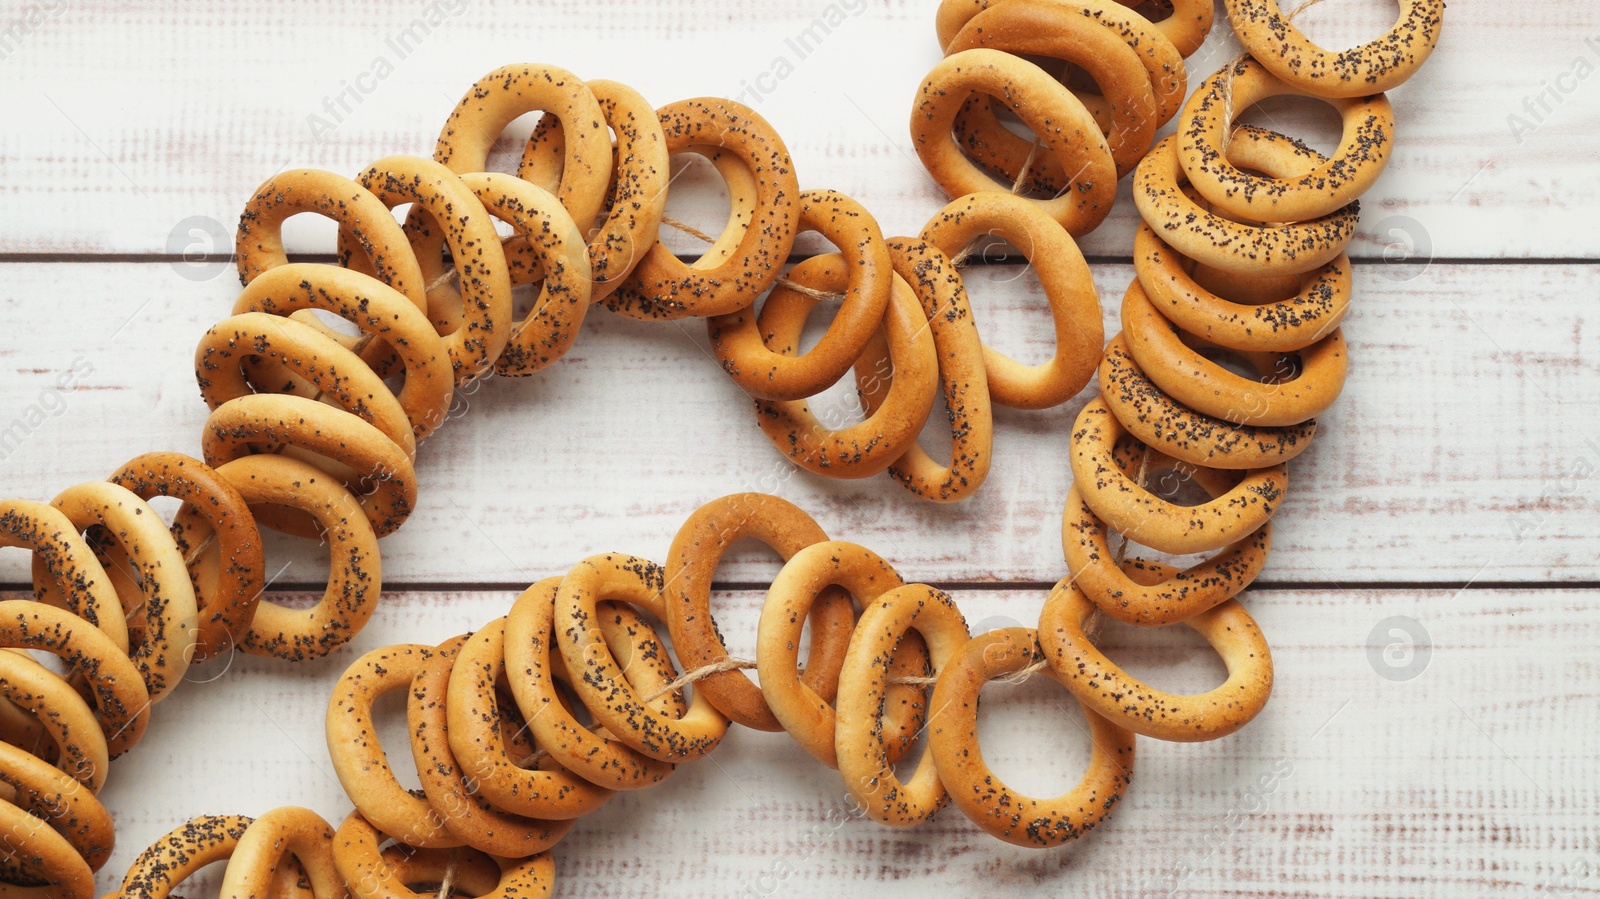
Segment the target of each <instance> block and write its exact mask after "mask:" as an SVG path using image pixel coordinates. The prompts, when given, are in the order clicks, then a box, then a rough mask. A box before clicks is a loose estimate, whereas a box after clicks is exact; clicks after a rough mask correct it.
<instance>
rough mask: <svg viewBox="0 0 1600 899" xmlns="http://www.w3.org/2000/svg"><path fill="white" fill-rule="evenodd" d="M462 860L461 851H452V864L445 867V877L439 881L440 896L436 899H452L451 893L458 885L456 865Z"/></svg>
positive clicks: (458, 849) (457, 849)
mask: <svg viewBox="0 0 1600 899" xmlns="http://www.w3.org/2000/svg"><path fill="white" fill-rule="evenodd" d="M460 858H461V849H460V848H459V847H458V848H456V849H452V850H450V862H449V864H446V865H445V866H444V877H443V878H442V879H440V881H439V895H438V896H437V897H436V899H450V891H451V890H452V889H453V888H454V887H455V883H456V863H457V862H458V861H459V860H460Z"/></svg>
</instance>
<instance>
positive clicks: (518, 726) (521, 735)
mask: <svg viewBox="0 0 1600 899" xmlns="http://www.w3.org/2000/svg"><path fill="white" fill-rule="evenodd" d="M494 702H495V711H496V712H498V713H499V721H500V746H501V748H502V749H504V750H505V754H506V758H508V759H510V760H511V763H512V764H514V765H516V766H518V767H519V768H537V767H538V761H539V760H540V754H539V753H537V747H535V746H534V741H533V732H532V731H531V730H529V728H528V721H527V719H526V718H524V717H522V710H521V709H520V708H518V706H517V698H516V697H515V696H513V695H511V687H510V685H509V684H507V683H506V677H505V672H501V674H500V677H498V678H497V679H496V680H495V688H494Z"/></svg>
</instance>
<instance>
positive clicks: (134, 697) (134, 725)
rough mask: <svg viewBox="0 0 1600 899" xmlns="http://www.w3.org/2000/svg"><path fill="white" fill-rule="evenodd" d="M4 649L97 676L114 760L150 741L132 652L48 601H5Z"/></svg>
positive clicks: (1, 617) (92, 691)
mask: <svg viewBox="0 0 1600 899" xmlns="http://www.w3.org/2000/svg"><path fill="white" fill-rule="evenodd" d="M69 527H70V526H69ZM0 649H36V650H41V651H44V652H48V653H50V654H51V655H54V656H57V657H59V658H60V659H61V660H62V661H63V662H65V663H66V665H67V668H68V670H77V671H86V672H94V675H93V676H92V677H87V678H85V679H84V687H85V690H86V694H87V698H88V699H90V700H91V703H92V705H93V706H94V717H95V720H96V721H97V722H99V725H100V732H101V733H103V734H104V735H105V741H106V751H107V753H108V754H109V755H110V757H111V758H113V759H114V758H116V757H117V756H119V755H121V754H122V753H124V752H126V751H128V750H129V749H130V748H132V747H133V746H134V745H135V744H137V743H138V742H139V738H140V737H143V736H144V729H145V726H146V725H147V724H149V722H150V691H149V690H148V689H146V688H145V685H144V679H143V678H142V677H140V676H139V669H138V668H137V667H135V666H134V664H133V662H132V661H131V660H130V659H129V658H128V656H127V651H126V650H125V649H122V648H121V647H119V646H117V645H116V644H115V643H114V642H113V641H112V639H111V638H110V637H108V636H106V635H105V634H103V633H101V632H100V631H99V630H98V629H96V628H95V627H94V626H93V625H92V624H91V623H90V622H88V621H85V620H84V619H82V618H80V617H78V616H77V615H75V614H73V613H71V612H65V611H62V610H61V609H58V608H55V607H54V606H48V605H45V604H44V603H42V602H34V601H33V600H26V599H12V600H5V601H3V602H0ZM53 676H55V677H56V678H57V679H58V680H59V679H61V678H60V677H59V675H53ZM44 713H45V714H48V711H47V710H45V711H44ZM6 805H8V803H0V807H4V806H6Z"/></svg>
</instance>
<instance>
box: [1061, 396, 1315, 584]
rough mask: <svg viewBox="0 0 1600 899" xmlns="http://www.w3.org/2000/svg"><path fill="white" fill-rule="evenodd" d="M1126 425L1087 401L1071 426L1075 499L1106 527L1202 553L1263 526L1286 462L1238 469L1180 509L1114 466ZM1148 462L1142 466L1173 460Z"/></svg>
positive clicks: (1160, 548) (1165, 548)
mask: <svg viewBox="0 0 1600 899" xmlns="http://www.w3.org/2000/svg"><path fill="white" fill-rule="evenodd" d="M1126 434H1127V430H1126V429H1124V428H1123V426H1122V423H1121V422H1119V421H1117V419H1116V416H1114V415H1112V414H1111V410H1110V409H1109V408H1107V406H1106V404H1105V401H1104V400H1102V399H1099V398H1096V399H1093V400H1090V401H1089V404H1088V405H1087V406H1085V407H1084V409H1083V412H1081V413H1079V415H1078V420H1077V422H1076V423H1074V425H1073V427H1072V479H1073V485H1074V487H1076V489H1077V490H1078V494H1079V495H1080V496H1081V497H1082V498H1083V501H1084V502H1086V503H1088V505H1089V508H1090V509H1093V510H1094V513H1095V514H1096V515H1097V516H1099V517H1100V518H1101V520H1103V521H1104V522H1105V523H1106V524H1107V525H1109V526H1110V527H1111V529H1112V530H1115V531H1117V532H1118V533H1121V534H1123V535H1124V536H1126V537H1128V538H1130V539H1134V540H1138V541H1139V542H1140V543H1142V544H1144V545H1145V546H1148V547H1150V548H1151V549H1154V550H1156V551H1157V552H1164V553H1174V554H1179V555H1181V554H1185V553H1196V552H1210V551H1211V550H1215V549H1221V548H1222V547H1224V546H1227V545H1228V544H1230V543H1234V542H1237V541H1239V540H1241V539H1243V538H1244V537H1245V535H1247V534H1249V533H1251V532H1252V531H1255V530H1256V529H1258V528H1260V527H1261V526H1262V525H1263V524H1266V522H1267V520H1268V519H1269V518H1271V517H1272V513H1273V512H1275V511H1277V508H1278V503H1279V501H1280V500H1282V499H1283V494H1284V491H1285V490H1286V489H1288V486H1289V469H1288V466H1287V465H1275V466H1273V467H1271V468H1263V469H1258V470H1256V471H1248V472H1243V475H1244V477H1243V479H1242V480H1240V481H1239V482H1238V484H1237V485H1235V486H1234V487H1233V489H1231V490H1228V491H1227V492H1225V493H1223V494H1222V495H1221V496H1219V497H1217V498H1215V499H1213V500H1211V501H1210V502H1208V503H1202V504H1200V505H1197V506H1180V505H1177V504H1175V503H1172V502H1169V501H1167V500H1165V499H1162V498H1161V497H1159V496H1157V495H1156V494H1154V493H1152V492H1150V491H1149V490H1146V489H1145V488H1143V487H1140V486H1139V485H1138V484H1137V483H1136V482H1135V480H1134V479H1133V478H1130V477H1129V476H1128V474H1127V473H1126V471H1125V470H1124V469H1125V466H1124V465H1123V464H1121V463H1119V461H1118V459H1117V455H1118V453H1119V452H1121V448H1122V441H1123V437H1124V436H1125V435H1126ZM1181 464H1185V463H1175V462H1173V461H1172V460H1163V459H1155V460H1152V461H1151V463H1150V465H1149V470H1151V471H1156V470H1160V469H1161V468H1165V467H1171V466H1173V465H1181Z"/></svg>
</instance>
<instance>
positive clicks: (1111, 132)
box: [945, 0, 1185, 190]
mask: <svg viewBox="0 0 1600 899" xmlns="http://www.w3.org/2000/svg"><path fill="white" fill-rule="evenodd" d="M1105 7H1111V8H1114V9H1120V10H1121V12H1122V16H1121V17H1120V18H1121V19H1122V20H1123V22H1122V23H1117V22H1116V20H1115V19H1113V18H1100V19H1096V18H1093V17H1091V16H1088V15H1086V14H1085V12H1086V11H1087V10H1088V9H1089V8H1090V7H1089V6H1088V5H1086V4H1085V5H1081V6H1080V5H1069V4H1067V3H1063V2H1061V0H1006V2H1005V3H1001V4H997V5H994V6H991V7H989V8H988V9H986V10H984V11H983V12H980V13H978V14H977V15H976V16H974V17H973V18H972V19H971V20H970V21H969V22H967V24H966V25H965V26H964V27H963V28H962V29H961V31H960V32H959V33H957V34H956V36H955V37H954V38H953V39H952V40H951V41H950V43H949V45H948V46H946V47H945V53H946V54H947V55H954V54H957V53H961V52H964V51H966V50H973V49H978V48H988V49H991V50H1001V51H1004V52H1007V53H1012V54H1016V55H1018V56H1023V55H1026V56H1029V57H1046V58H1049V59H1057V60H1064V61H1066V62H1068V63H1071V64H1072V65H1075V66H1077V67H1079V68H1081V69H1083V70H1085V71H1086V72H1088V73H1089V75H1090V77H1092V78H1093V79H1094V82H1095V85H1096V86H1097V87H1098V88H1099V89H1100V97H1099V98H1097V99H1098V101H1099V104H1100V105H1102V106H1104V108H1105V114H1104V116H1095V119H1096V121H1099V122H1101V123H1102V126H1104V125H1105V124H1106V119H1109V120H1110V121H1109V126H1110V127H1102V130H1103V132H1104V133H1105V136H1106V145H1107V147H1109V148H1110V151H1111V158H1112V159H1113V160H1114V161H1115V162H1116V164H1117V175H1118V177H1121V176H1122V175H1125V174H1127V173H1128V172H1131V171H1133V167H1134V166H1135V165H1138V164H1139V160H1140V159H1142V158H1144V154H1145V151H1146V150H1148V149H1150V142H1151V139H1152V138H1154V137H1155V133H1156V128H1158V127H1160V126H1161V125H1162V124H1163V123H1165V122H1166V120H1167V119H1170V118H1172V116H1173V115H1174V114H1175V113H1176V112H1177V110H1178V108H1179V107H1180V106H1181V105H1182V103H1183V95H1184V88H1185V83H1184V76H1183V73H1184V67H1183V59H1182V57H1180V56H1178V54H1177V52H1176V51H1174V50H1171V44H1166V43H1165V42H1164V41H1156V40H1153V38H1152V34H1151V32H1153V31H1154V29H1153V28H1151V27H1150V26H1149V25H1148V23H1146V24H1144V25H1143V27H1140V26H1138V25H1134V24H1132V22H1133V20H1138V19H1140V17H1139V16H1138V15H1137V14H1136V13H1133V12H1131V11H1129V10H1127V9H1124V8H1122V7H1118V6H1116V4H1114V3H1111V2H1109V0H1101V2H1099V3H1096V4H1095V8H1105ZM1140 41H1145V42H1148V43H1147V45H1148V46H1152V47H1157V46H1161V45H1163V44H1164V45H1165V47H1166V48H1167V49H1168V50H1169V53H1168V54H1167V58H1166V59H1165V60H1164V63H1165V65H1166V67H1167V69H1166V71H1165V72H1164V73H1161V72H1159V70H1157V71H1152V70H1151V69H1147V68H1146V67H1145V66H1146V64H1147V60H1149V57H1146V56H1144V55H1143V54H1141V53H1140V52H1139V50H1138V49H1137V47H1138V46H1139V42H1140ZM1150 62H1152V63H1153V60H1150ZM1162 74H1164V75H1165V76H1166V83H1163V84H1161V85H1160V92H1161V95H1162V96H1161V97H1160V98H1159V99H1158V98H1157V96H1156V93H1157V87H1156V85H1155V84H1153V83H1152V80H1153V79H1155V78H1160V77H1162ZM1174 76H1176V77H1174ZM1075 96H1076V94H1075ZM1079 101H1080V102H1081V103H1083V104H1084V106H1085V108H1087V107H1088V106H1089V105H1090V103H1091V102H1094V101H1091V100H1087V99H1085V98H1084V97H1079ZM955 128H956V129H957V130H958V131H960V132H962V133H963V136H964V137H965V140H964V141H963V142H962V145H963V146H964V147H965V148H966V150H967V152H968V153H969V154H971V155H972V156H973V157H974V158H975V159H977V160H978V161H979V162H983V163H987V164H988V167H989V168H991V169H998V170H999V171H1000V172H1001V174H1003V175H1004V176H1006V177H1007V178H1009V179H1010V180H1011V181H1013V182H1014V181H1016V179H1017V174H1018V173H1019V172H1020V171H1021V170H1022V167H1023V166H1024V165H1026V164H1027V158H1028V154H1029V153H1030V152H1032V141H1029V140H1027V139H1024V138H1022V137H1021V136H1019V135H1017V134H1015V133H1013V132H1011V131H1010V130H1009V129H1007V128H1006V127H1005V126H1004V125H1003V124H1001V122H1000V120H999V119H998V118H996V117H995V113H994V104H993V101H992V100H991V101H990V102H979V103H976V104H968V105H966V106H965V107H964V108H963V111H962V112H961V114H960V115H958V116H957V120H956V124H955ZM1001 148H1004V149H1003V150H1002V149H1001ZM985 150H988V151H990V152H991V153H993V152H994V151H999V152H998V153H995V155H990V156H987V158H985V157H986V155H987V154H984V152H983V151H985ZM1018 154H1020V156H1019V155H1018ZM1034 156H1035V159H1036V160H1038V158H1039V157H1040V156H1043V157H1044V158H1045V160H1046V162H1045V163H1044V165H1045V166H1048V167H1049V169H1050V170H1051V171H1050V173H1049V174H1050V175H1051V176H1052V177H1051V178H1050V179H1049V180H1050V181H1051V182H1052V183H1053V184H1054V186H1055V189H1056V190H1060V189H1061V188H1062V187H1064V186H1066V183H1067V179H1066V177H1065V175H1066V174H1067V173H1066V172H1065V171H1064V170H1063V169H1062V167H1061V165H1060V163H1059V160H1057V159H1055V157H1053V156H1050V155H1048V154H1039V153H1035V154H1034ZM1002 158H1003V162H1002ZM996 163H1000V164H998V165H997V164H996ZM1006 163H1009V164H1006Z"/></svg>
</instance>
